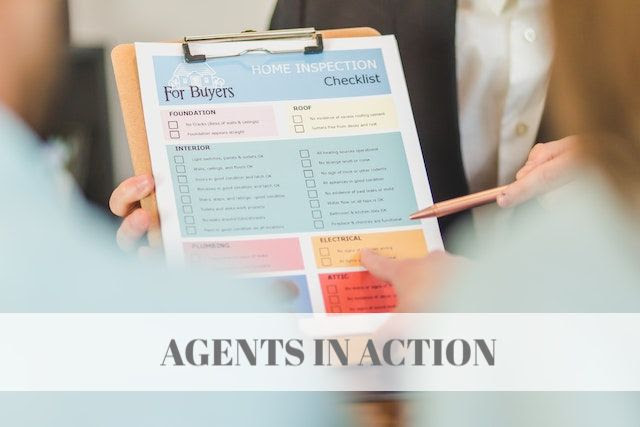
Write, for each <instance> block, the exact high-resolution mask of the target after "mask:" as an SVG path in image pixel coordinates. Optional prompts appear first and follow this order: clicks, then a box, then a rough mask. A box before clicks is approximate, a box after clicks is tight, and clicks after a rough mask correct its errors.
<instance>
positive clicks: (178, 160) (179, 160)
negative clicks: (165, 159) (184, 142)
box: [173, 156, 184, 163]
mask: <svg viewBox="0 0 640 427" xmlns="http://www.w3.org/2000/svg"><path fill="white" fill-rule="evenodd" d="M173 161H174V162H175V163H184V157H183V156H173Z"/></svg>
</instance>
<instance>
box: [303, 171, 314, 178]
mask: <svg viewBox="0 0 640 427" xmlns="http://www.w3.org/2000/svg"><path fill="white" fill-rule="evenodd" d="M303 172H304V177H305V178H313V171H309V170H306V171H303Z"/></svg>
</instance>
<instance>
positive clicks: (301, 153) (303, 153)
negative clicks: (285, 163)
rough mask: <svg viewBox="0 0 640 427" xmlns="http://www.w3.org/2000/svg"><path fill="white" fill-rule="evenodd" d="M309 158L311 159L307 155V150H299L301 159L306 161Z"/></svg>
mask: <svg viewBox="0 0 640 427" xmlns="http://www.w3.org/2000/svg"><path fill="white" fill-rule="evenodd" d="M309 157H311V155H310V154H309V150H300V158H301V159H308V158H309Z"/></svg>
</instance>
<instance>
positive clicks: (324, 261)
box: [320, 258, 331, 267]
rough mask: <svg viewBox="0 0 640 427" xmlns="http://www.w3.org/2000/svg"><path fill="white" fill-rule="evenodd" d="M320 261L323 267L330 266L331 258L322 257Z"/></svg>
mask: <svg viewBox="0 0 640 427" xmlns="http://www.w3.org/2000/svg"><path fill="white" fill-rule="evenodd" d="M320 262H321V263H322V266H323V267H331V258H322V259H321V260H320Z"/></svg>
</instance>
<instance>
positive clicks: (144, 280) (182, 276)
mask: <svg viewBox="0 0 640 427" xmlns="http://www.w3.org/2000/svg"><path fill="white" fill-rule="evenodd" d="M64 6H65V5H64V2H63V1H61V0H2V1H0V58H1V59H0V65H1V66H0V146H1V147H2V156H0V171H2V172H1V175H0V176H2V178H3V179H4V183H3V185H1V186H0V197H1V200H2V209H0V313H156V312H159V313H162V312H164V313H179V312H187V313H188V312H195V313H203V312H205V313H207V312H208V313H210V312H236V311H244V312H258V313H259V312H265V311H285V310H284V308H285V307H283V305H282V304H280V303H279V301H278V299H277V298H274V297H273V295H272V294H273V292H269V291H270V289H268V288H266V287H246V286H231V285H237V283H229V282H228V281H227V280H224V279H220V278H216V277H211V274H208V275H198V274H197V272H192V273H190V274H186V273H184V272H179V271H168V270H166V269H165V268H164V267H163V266H161V265H153V264H150V265H146V266H141V265H139V264H140V262H139V261H138V262H135V263H134V262H132V260H129V259H126V258H125V257H123V256H122V255H121V254H120V252H119V251H117V250H116V249H115V248H112V244H111V240H112V235H113V234H112V233H113V231H112V230H110V229H109V228H108V227H107V226H105V225H104V224H102V223H100V222H99V221H98V220H97V219H96V217H94V215H93V213H92V212H91V211H89V209H88V208H87V207H86V206H85V205H84V204H83V203H82V202H81V201H80V199H77V200H76V199H74V200H69V197H66V196H65V195H64V194H62V192H61V191H60V190H61V189H59V188H57V187H56V184H55V183H56V181H57V176H58V173H59V171H56V170H53V169H52V168H51V167H50V166H49V165H48V163H47V161H46V160H45V155H44V152H43V150H42V147H43V142H42V138H41V137H40V136H39V133H42V132H41V129H42V124H43V123H45V122H46V118H47V111H48V107H49V105H48V103H49V102H50V100H51V95H52V93H53V92H54V89H55V86H56V80H57V77H58V76H59V75H60V74H61V72H60V71H61V69H62V68H61V59H62V58H64V55H65V47H64V37H63V33H62V28H63V25H62V24H63V22H64V20H65V19H66V18H65V17H64V13H65V7H64ZM272 290H273V289H271V291H272ZM270 295H271V297H270ZM10 327H11V325H10V324H7V321H6V320H5V321H4V322H3V324H2V328H10ZM96 369H100V367H96ZM35 380H36V379H34V381H35ZM1 383H2V380H1V379H0V385H1ZM311 399H313V402H312V403H313V406H312V407H311V406H309V404H310V403H311V401H310V400H311ZM326 399H328V396H327V395H324V396H321V395H314V396H313V397H309V396H308V395H304V394H278V393H271V394H269V393H124V392H110V393H45V392H21V393H0V424H2V425H20V426H42V425H87V424H91V425H93V426H112V425H123V426H124V425H156V426H164V425H166V426H169V425H171V426H173V425H180V424H182V425H191V424H193V425H195V424H203V423H211V422H214V423H216V424H219V425H278V426H280V425H298V424H299V422H300V419H302V418H303V417H304V419H305V423H306V424H314V425H319V426H321V425H327V423H329V424H331V423H332V422H334V421H333V419H332V418H333V416H334V415H336V410H335V407H334V406H331V407H328V406H326V405H327V404H328V403H327V402H325V400H326ZM89 420H90V421H89ZM213 420H215V421H213Z"/></svg>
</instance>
